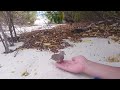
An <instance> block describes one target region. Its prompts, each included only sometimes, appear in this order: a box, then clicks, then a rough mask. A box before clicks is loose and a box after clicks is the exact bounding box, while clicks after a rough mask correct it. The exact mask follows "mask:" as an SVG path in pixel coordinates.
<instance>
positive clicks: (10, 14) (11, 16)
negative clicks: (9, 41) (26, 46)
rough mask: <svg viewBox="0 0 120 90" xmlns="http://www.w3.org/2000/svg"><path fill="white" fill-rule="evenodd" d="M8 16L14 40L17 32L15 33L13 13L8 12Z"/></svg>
mask: <svg viewBox="0 0 120 90" xmlns="http://www.w3.org/2000/svg"><path fill="white" fill-rule="evenodd" d="M9 16H10V23H11V26H12V29H13V31H14V35H15V39H16V40H15V42H16V41H18V40H17V34H16V31H15V27H14V22H13V15H12V13H11V12H9Z"/></svg>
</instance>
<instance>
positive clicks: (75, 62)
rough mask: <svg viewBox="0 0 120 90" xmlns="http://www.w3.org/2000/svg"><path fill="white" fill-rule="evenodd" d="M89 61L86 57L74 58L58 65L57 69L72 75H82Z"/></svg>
mask: <svg viewBox="0 0 120 90" xmlns="http://www.w3.org/2000/svg"><path fill="white" fill-rule="evenodd" d="M86 61H87V59H86V58H85V57H84V56H76V57H73V58H72V60H71V61H67V60H64V61H63V62H61V63H56V67H58V68H60V69H63V70H65V71H68V72H71V73H81V72H83V71H84V69H85V65H86Z"/></svg>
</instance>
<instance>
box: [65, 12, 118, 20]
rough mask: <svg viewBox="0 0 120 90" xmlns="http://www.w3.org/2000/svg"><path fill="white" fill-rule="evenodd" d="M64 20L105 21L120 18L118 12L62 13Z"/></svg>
mask: <svg viewBox="0 0 120 90" xmlns="http://www.w3.org/2000/svg"><path fill="white" fill-rule="evenodd" d="M64 16H65V17H64V19H66V18H67V19H71V20H73V21H75V22H79V21H82V20H83V21H84V20H91V21H97V20H105V19H109V18H111V17H113V18H115V17H117V18H120V11H64Z"/></svg>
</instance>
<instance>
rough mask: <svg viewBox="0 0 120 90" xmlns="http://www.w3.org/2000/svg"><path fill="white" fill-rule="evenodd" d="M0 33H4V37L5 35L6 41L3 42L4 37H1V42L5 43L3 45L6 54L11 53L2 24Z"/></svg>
mask: <svg viewBox="0 0 120 90" xmlns="http://www.w3.org/2000/svg"><path fill="white" fill-rule="evenodd" d="M0 31H1V32H2V35H3V38H4V41H3V39H2V37H1V36H0V38H1V41H2V42H3V45H4V47H5V53H9V52H10V49H9V45H8V41H7V37H6V35H5V33H4V30H3V29H2V25H1V24H0Z"/></svg>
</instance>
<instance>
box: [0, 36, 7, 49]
mask: <svg viewBox="0 0 120 90" xmlns="http://www.w3.org/2000/svg"><path fill="white" fill-rule="evenodd" d="M0 39H1V41H2V43H3V46H4V48H5V51H6V45H5V43H4V40H3V39H2V37H1V35H0Z"/></svg>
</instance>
